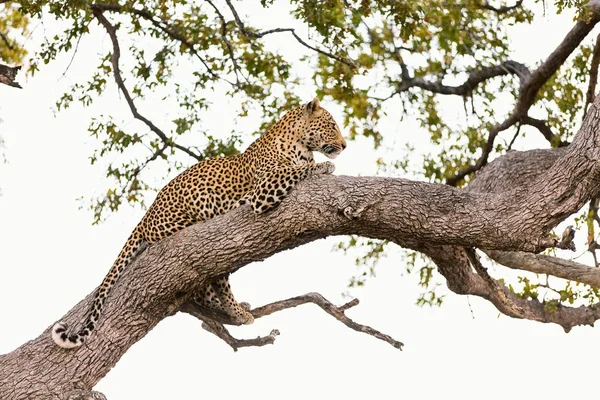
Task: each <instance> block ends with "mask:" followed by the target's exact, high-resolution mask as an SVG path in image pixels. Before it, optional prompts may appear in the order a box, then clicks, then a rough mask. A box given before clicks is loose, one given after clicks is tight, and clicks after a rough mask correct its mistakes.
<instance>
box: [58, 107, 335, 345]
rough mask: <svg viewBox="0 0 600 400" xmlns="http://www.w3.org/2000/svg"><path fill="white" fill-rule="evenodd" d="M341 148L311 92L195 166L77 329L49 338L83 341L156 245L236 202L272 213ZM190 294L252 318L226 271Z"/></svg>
mask: <svg viewBox="0 0 600 400" xmlns="http://www.w3.org/2000/svg"><path fill="white" fill-rule="evenodd" d="M345 148H346V140H345V139H344V137H343V136H342V133H341V130H340V127H339V125H338V124H337V123H336V121H335V119H334V118H333V116H332V115H331V113H329V112H328V111H327V110H326V109H325V108H323V107H322V106H321V104H320V102H319V99H318V98H316V97H315V98H314V99H313V100H312V101H310V102H308V103H306V104H303V105H300V106H297V107H295V108H293V109H292V110H290V111H288V112H286V113H285V114H284V115H283V116H282V117H281V119H279V120H278V121H277V122H275V123H274V124H273V125H272V127H271V128H270V129H269V130H268V131H267V132H266V133H265V134H263V135H262V136H259V137H258V138H257V139H256V140H255V141H254V142H253V143H252V144H250V146H248V148H247V149H246V150H245V151H244V152H242V153H239V154H235V155H231V156H226V157H225V156H224V157H214V158H207V159H205V160H202V161H199V162H198V163H196V164H194V165H192V166H191V167H189V168H188V169H186V170H185V171H183V172H182V173H181V174H179V175H178V176H177V177H175V178H174V179H173V180H172V181H171V182H169V183H168V184H167V185H166V186H165V187H164V188H162V189H161V190H160V191H159V192H158V194H157V196H156V198H155V200H154V202H153V203H152V205H151V206H150V207H149V208H148V210H147V212H146V214H145V215H144V216H143V218H142V219H141V221H140V222H139V224H138V225H137V226H136V227H135V228H134V230H133V232H132V233H131V235H130V236H129V238H128V239H127V241H126V242H125V245H124V246H123V248H122V250H121V252H120V253H119V255H118V257H117V259H116V260H115V262H114V263H113V265H112V267H111V268H110V270H109V272H108V274H107V275H106V276H105V277H104V279H103V281H102V283H101V284H100V286H98V287H97V288H96V290H95V293H94V297H93V302H92V305H91V308H90V310H89V311H88V313H87V314H86V317H85V319H83V320H82V321H81V322H80V323H79V324H78V325H74V326H75V327H77V329H71V328H70V325H69V324H68V323H66V322H63V321H59V322H57V323H56V324H55V325H54V326H53V327H52V329H51V336H52V339H53V341H54V342H55V343H56V344H57V345H58V346H60V347H62V348H66V349H71V348H76V347H79V346H81V345H82V344H83V343H85V342H86V340H87V339H88V338H89V337H90V336H91V334H92V332H93V331H95V330H96V328H97V325H98V321H99V319H100V315H101V312H102V309H103V307H104V305H105V302H106V300H107V298H108V295H109V293H110V291H111V289H112V288H113V287H114V286H115V285H116V284H117V282H118V281H119V277H120V276H121V275H122V274H123V271H124V270H125V269H126V268H127V267H128V266H129V265H130V264H131V263H132V262H133V260H135V259H136V258H137V257H138V256H139V255H140V254H141V253H142V252H143V251H144V250H146V249H147V248H148V247H149V246H150V245H152V244H153V243H156V242H158V241H160V240H162V239H164V238H165V237H168V236H170V235H172V234H174V233H175V232H177V231H180V230H182V229H184V228H186V227H188V226H190V225H193V224H196V223H199V222H201V221H206V220H209V219H211V218H214V217H215V216H217V215H221V214H224V213H227V212H229V211H231V210H233V209H236V208H238V207H241V206H245V205H249V206H251V208H252V210H253V211H254V214H255V215H259V214H263V213H265V212H268V211H270V210H273V209H274V208H275V207H277V206H278V205H279V204H280V203H281V202H282V201H283V200H284V199H285V198H286V196H288V194H289V193H290V192H291V191H292V189H293V188H294V187H295V186H296V185H297V184H298V183H300V182H301V181H303V180H305V179H306V178H308V177H310V176H313V175H324V174H331V173H333V172H334V170H335V166H334V164H333V163H332V162H330V161H324V162H319V163H317V162H315V160H314V155H313V153H314V152H320V153H322V154H324V155H325V156H326V157H327V158H329V159H334V158H336V157H337V156H338V155H339V154H340V153H341V152H342V151H343V150H344V149H345ZM192 298H193V301H195V302H196V303H198V304H199V305H201V306H202V307H204V308H205V309H207V310H209V311H211V312H213V313H216V315H219V314H220V315H224V316H226V317H228V318H229V319H230V322H229V323H230V324H232V325H243V324H251V323H252V322H253V321H254V317H253V316H252V314H251V313H250V312H249V311H250V310H249V308H248V306H247V304H245V303H242V304H240V303H238V302H237V301H236V299H235V297H234V295H233V293H232V291H231V286H230V283H229V274H225V275H221V276H218V277H216V278H214V279H213V280H212V281H211V282H209V283H208V284H206V285H205V287H203V288H202V289H200V290H199V291H198V293H195V294H193V295H192Z"/></svg>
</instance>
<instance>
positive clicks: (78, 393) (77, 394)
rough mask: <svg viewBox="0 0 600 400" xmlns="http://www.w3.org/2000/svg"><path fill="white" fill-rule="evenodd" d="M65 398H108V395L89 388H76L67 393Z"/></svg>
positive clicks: (80, 399)
mask: <svg viewBox="0 0 600 400" xmlns="http://www.w3.org/2000/svg"><path fill="white" fill-rule="evenodd" d="M63 398H64V399H65V400H106V396H104V395H103V394H102V393H100V392H94V391H89V390H74V391H72V392H69V393H67V394H66V395H65V396H64V397H63Z"/></svg>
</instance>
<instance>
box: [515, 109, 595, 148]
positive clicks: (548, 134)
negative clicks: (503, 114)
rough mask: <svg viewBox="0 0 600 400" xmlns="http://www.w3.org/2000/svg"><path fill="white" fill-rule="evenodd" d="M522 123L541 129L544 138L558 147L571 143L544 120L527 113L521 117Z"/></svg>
mask: <svg viewBox="0 0 600 400" xmlns="http://www.w3.org/2000/svg"><path fill="white" fill-rule="evenodd" d="M592 100H593V99H592ZM521 123H522V124H525V125H530V126H533V127H534V128H536V129H537V130H538V131H540V133H541V134H542V135H543V136H544V138H546V140H547V141H548V142H549V143H550V144H552V145H555V146H557V147H565V146H568V145H569V142H565V141H562V140H559V139H558V137H557V136H556V135H555V134H554V133H553V132H552V130H551V129H550V127H549V126H548V125H547V124H546V121H544V120H541V119H536V118H532V117H530V116H529V115H526V116H524V117H523V118H521Z"/></svg>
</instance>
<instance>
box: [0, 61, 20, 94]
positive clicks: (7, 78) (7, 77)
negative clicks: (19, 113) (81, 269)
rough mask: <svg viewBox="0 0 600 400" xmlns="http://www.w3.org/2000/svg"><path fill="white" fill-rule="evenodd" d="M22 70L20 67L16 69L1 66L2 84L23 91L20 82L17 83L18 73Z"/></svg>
mask: <svg viewBox="0 0 600 400" xmlns="http://www.w3.org/2000/svg"><path fill="white" fill-rule="evenodd" d="M20 69H21V66H20V65H19V66H16V67H9V66H8V65H4V64H0V83H3V84H5V85H8V86H12V87H16V88H19V89H23V87H22V86H21V85H19V83H18V82H15V78H16V77H17V73H18V72H19V70H20Z"/></svg>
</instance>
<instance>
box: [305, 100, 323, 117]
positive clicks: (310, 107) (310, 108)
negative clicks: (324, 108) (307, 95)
mask: <svg viewBox="0 0 600 400" xmlns="http://www.w3.org/2000/svg"><path fill="white" fill-rule="evenodd" d="M320 109H321V103H319V99H318V98H316V97H315V98H314V99H313V100H312V101H311V102H309V103H308V104H307V105H306V114H308V115H313V114H315V113H316V112H317V111H319V110H320Z"/></svg>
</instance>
